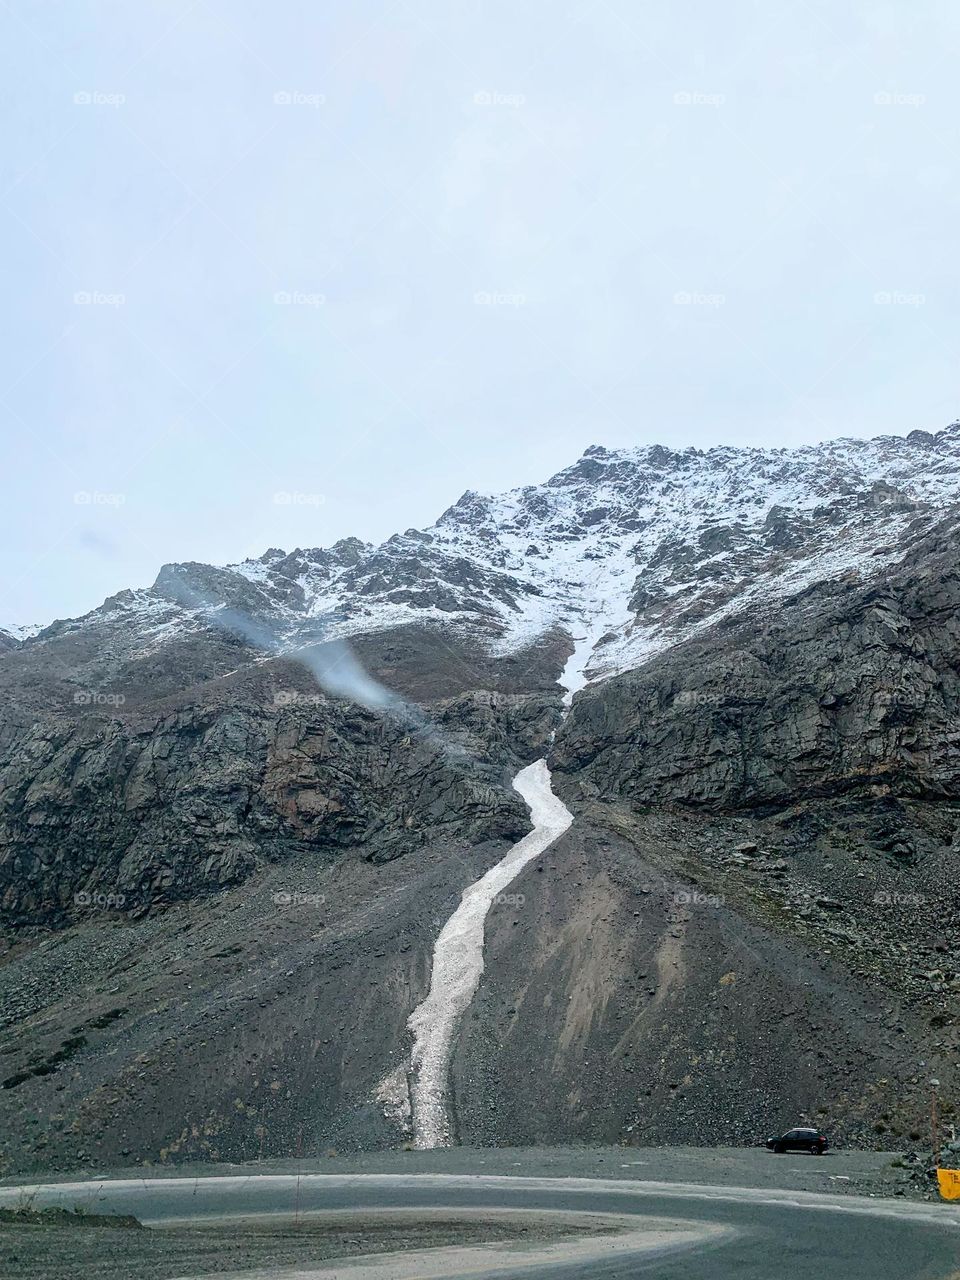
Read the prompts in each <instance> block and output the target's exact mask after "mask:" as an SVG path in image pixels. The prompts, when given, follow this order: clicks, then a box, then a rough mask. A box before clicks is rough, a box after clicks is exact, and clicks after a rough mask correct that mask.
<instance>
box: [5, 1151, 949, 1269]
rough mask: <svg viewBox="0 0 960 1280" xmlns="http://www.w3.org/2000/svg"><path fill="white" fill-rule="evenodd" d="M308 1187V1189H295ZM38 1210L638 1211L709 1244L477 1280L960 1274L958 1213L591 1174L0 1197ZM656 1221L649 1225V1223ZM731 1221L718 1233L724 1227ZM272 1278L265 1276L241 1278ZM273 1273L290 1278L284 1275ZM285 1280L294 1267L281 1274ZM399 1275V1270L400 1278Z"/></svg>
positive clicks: (161, 1187) (326, 1178) (253, 1182)
mask: <svg viewBox="0 0 960 1280" xmlns="http://www.w3.org/2000/svg"><path fill="white" fill-rule="evenodd" d="M298 1183H299V1190H298ZM25 1192H26V1193H34V1194H35V1199H34V1204H35V1205H36V1206H37V1207H39V1206H42V1205H46V1204H58V1203H61V1204H64V1205H66V1206H69V1207H73V1206H74V1205H76V1204H77V1203H78V1201H82V1202H83V1203H84V1204H85V1205H86V1206H87V1208H88V1209H90V1210H91V1211H99V1212H122V1213H134V1214H136V1215H137V1216H138V1217H139V1218H141V1219H142V1220H143V1221H145V1222H148V1223H151V1224H156V1225H161V1224H163V1223H172V1222H173V1221H175V1220H182V1219H197V1218H204V1217H218V1218H219V1217H223V1216H230V1215H242V1216H251V1215H258V1214H264V1213H283V1214H290V1213H291V1212H292V1211H293V1208H294V1203H295V1200H296V1197H297V1196H298V1195H299V1207H300V1210H301V1211H302V1212H309V1211H312V1210H338V1211H341V1212H342V1211H350V1210H358V1209H359V1210H365V1211H370V1212H374V1211H377V1210H388V1209H391V1208H394V1209H396V1208H402V1209H408V1210H409V1209H411V1208H412V1209H419V1208H422V1209H428V1208H435V1209H448V1210H449V1209H456V1208H463V1209H473V1210H476V1209H481V1208H482V1209H486V1210H489V1209H501V1210H503V1209H506V1210H530V1211H543V1210H547V1211H565V1212H574V1213H603V1214H618V1215H630V1220H631V1221H632V1222H636V1224H637V1225H638V1227H640V1228H641V1229H643V1228H644V1227H645V1226H649V1227H650V1228H651V1229H653V1228H656V1227H657V1226H660V1225H661V1224H662V1222H663V1221H664V1220H666V1221H668V1222H672V1223H678V1224H680V1225H683V1226H687V1225H690V1224H702V1225H703V1226H705V1227H706V1228H707V1229H708V1235H707V1237H706V1238H705V1239H703V1240H702V1241H697V1242H694V1243H693V1244H691V1243H690V1242H689V1241H686V1242H683V1243H681V1244H680V1245H679V1246H678V1247H676V1248H673V1249H671V1246H670V1245H667V1246H665V1248H663V1249H660V1248H656V1249H654V1250H653V1251H649V1248H648V1249H647V1250H639V1249H638V1250H637V1251H633V1250H628V1251H623V1250H619V1251H615V1250H613V1249H610V1248H609V1246H608V1247H606V1248H605V1247H604V1246H603V1245H602V1243H601V1244H600V1246H599V1253H598V1255H597V1256H591V1257H589V1258H587V1259H586V1260H585V1259H584V1258H583V1256H582V1255H578V1254H577V1251H576V1250H574V1251H573V1259H572V1260H570V1261H569V1262H567V1261H564V1262H562V1263H561V1262H558V1260H557V1259H556V1257H554V1258H553V1260H552V1261H551V1262H550V1263H549V1264H543V1265H529V1263H528V1264H525V1263H524V1261H523V1258H522V1256H520V1255H513V1257H514V1259H515V1262H514V1261H507V1260H506V1259H505V1258H503V1256H502V1255H500V1256H499V1261H498V1262H497V1264H496V1265H495V1266H493V1267H492V1269H491V1268H487V1267H484V1268H482V1269H481V1270H477V1269H476V1268H475V1267H474V1268H473V1269H471V1270H470V1271H469V1274H470V1275H471V1276H472V1277H473V1280H477V1277H479V1276H490V1277H493V1276H496V1277H497V1280H534V1278H536V1280H545V1277H547V1276H549V1277H551V1280H614V1278H616V1280H626V1278H627V1277H636V1276H648V1275H649V1276H656V1277H657V1280H681V1278H682V1280H727V1278H730V1280H732V1278H733V1277H736V1278H737V1280H770V1278H771V1276H777V1277H780V1278H782V1280H800V1278H801V1277H802V1278H804V1280H806V1278H807V1277H816V1278H817V1280H861V1278H862V1280H886V1278H887V1277H889V1280H946V1278H947V1277H960V1209H958V1208H956V1207H954V1206H951V1205H946V1204H939V1203H936V1204H929V1205H928V1204H919V1203H910V1202H904V1201H900V1200H896V1201H894V1200H875V1199H865V1198H860V1197H854V1196H844V1197H839V1196H838V1197H832V1196H825V1195H819V1194H816V1193H812V1192H801V1191H792V1192H791V1191H766V1190H758V1189H757V1188H739V1187H710V1186H696V1185H692V1184H676V1183H662V1182H637V1181H600V1180H594V1179H588V1178H524V1177H516V1178H512V1177H491V1176H483V1175H480V1176H476V1175H437V1174H413V1175H403V1174H399V1175H383V1174H350V1175H339V1174H312V1175H304V1176H303V1177H301V1178H299V1179H298V1178H297V1177H296V1176H294V1175H290V1174H283V1175H253V1176H250V1177H208V1178H200V1179H191V1178H162V1179H153V1180H150V1179H124V1180H117V1181H105V1182H99V1183H98V1182H72V1183H55V1184H54V1183H52V1184H46V1185H43V1184H41V1185H40V1187H39V1190H37V1191H35V1188H34V1186H29V1187H22V1188H21V1187H4V1188H2V1189H0V1204H15V1203H16V1202H17V1200H18V1199H19V1198H20V1196H21V1195H22V1194H24V1193H25ZM645 1219H646V1220H649V1221H648V1222H646V1223H645V1222H644V1220H645ZM718 1227H719V1228H722V1229H723V1230H722V1231H720V1232H717V1231H716V1228H718ZM446 1265H447V1264H443V1265H441V1266H440V1268H439V1269H434V1268H435V1261H434V1263H432V1265H431V1269H430V1270H429V1272H428V1271H426V1270H423V1271H421V1272H420V1274H430V1275H445V1276H449V1277H455V1276H457V1275H464V1274H467V1271H466V1270H465V1269H463V1268H462V1267H459V1264H458V1263H457V1262H456V1261H455V1260H453V1258H452V1256H451V1261H450V1263H449V1265H450V1267H451V1269H450V1270H447V1269H446ZM246 1274H247V1275H249V1276H250V1277H251V1278H252V1277H253V1276H254V1275H256V1276H257V1277H258V1278H259V1277H266V1276H267V1275H268V1274H274V1273H268V1272H263V1271H258V1272H256V1273H253V1272H248V1273H246ZM275 1274H276V1275H278V1276H279V1275H281V1274H283V1273H281V1272H277V1273H275ZM286 1274H287V1275H290V1274H291V1273H290V1272H287V1273H286ZM297 1274H298V1275H299V1276H304V1277H305V1276H309V1275H317V1276H321V1275H323V1276H338V1277H340V1276H343V1277H344V1278H346V1277H350V1276H355V1277H359V1276H360V1275H363V1274H369V1275H370V1276H374V1275H378V1276H379V1275H386V1274H387V1272H386V1271H384V1270H382V1269H381V1270H376V1269H372V1270H370V1271H369V1273H364V1272H363V1269H362V1267H358V1265H357V1264H356V1263H346V1262H341V1263H337V1264H327V1265H326V1267H321V1268H320V1269H318V1270H305V1269H303V1268H299V1269H298V1270H297ZM391 1274H397V1273H396V1272H393V1273H391Z"/></svg>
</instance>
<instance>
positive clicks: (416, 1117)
mask: <svg viewBox="0 0 960 1280" xmlns="http://www.w3.org/2000/svg"><path fill="white" fill-rule="evenodd" d="M594 643H595V637H594V635H593V634H592V633H589V632H588V634H587V635H584V636H580V637H575V638H574V651H573V653H572V654H571V656H570V658H569V660H568V662H567V664H566V666H565V667H564V669H563V673H562V674H561V676H560V679H559V681H558V683H559V684H560V686H561V688H563V689H564V690H565V691H566V692H565V694H564V698H563V704H564V709H565V710H564V714H566V712H567V710H569V707H570V704H571V702H572V701H573V695H574V693H575V692H576V691H577V690H578V689H581V688H583V686H584V684H585V683H586V678H585V675H584V668H585V667H586V664H587V661H588V659H589V657H590V654H591V652H592V649H593V645H594ZM513 787H514V790H515V791H518V792H519V793H520V795H521V796H523V798H524V800H525V801H526V802H527V806H528V807H529V809H530V820H531V821H532V823H533V830H532V831H530V832H529V833H528V834H527V835H525V836H524V837H523V839H522V840H518V841H517V843H516V844H514V845H512V846H511V847H510V849H509V850H508V852H507V854H506V855H505V857H503V858H502V859H501V860H500V861H499V862H498V863H497V864H496V865H495V866H493V867H491V868H490V870H489V871H488V872H487V873H486V874H485V875H483V876H481V877H480V879H479V880H477V881H475V882H474V883H473V884H472V885H470V886H469V887H468V888H466V889H465V890H464V891H463V895H462V897H461V899H460V905H459V906H458V907H457V909H456V911H454V913H453V915H452V916H451V917H450V919H449V920H448V921H447V922H446V924H445V925H444V926H443V928H442V929H441V930H440V933H439V935H438V937H437V940H436V942H435V944H434V948H433V969H432V972H431V977H430V991H429V994H428V995H427V998H426V999H425V1000H424V1001H423V1003H422V1004H420V1005H418V1006H417V1008H416V1009H414V1011H413V1013H412V1014H411V1015H410V1018H409V1019H408V1022H407V1026H408V1027H409V1029H410V1031H411V1032H412V1034H413V1050H412V1053H411V1057H410V1067H411V1085H410V1103H411V1108H412V1120H413V1139H414V1145H415V1146H416V1147H417V1148H419V1149H429V1148H432V1147H447V1146H450V1144H451V1141H452V1135H451V1129H450V1113H449V1107H448V1105H447V1092H448V1088H449V1080H450V1058H451V1054H452V1051H453V1041H454V1036H455V1034H456V1030H457V1027H458V1025H459V1022H460V1019H461V1017H462V1016H463V1014H464V1013H465V1012H466V1010H467V1008H468V1007H469V1005H470V1001H471V1000H472V999H473V996H474V993H475V992H476V990H477V987H478V986H479V984H480V978H481V975H482V974H483V936H484V925H485V922H486V918H487V912H488V911H489V910H490V906H491V904H492V903H493V900H494V898H496V896H497V894H499V893H502V892H503V891H504V889H506V887H507V886H508V885H509V884H510V882H511V881H512V880H514V879H515V878H516V876H517V875H519V873H520V871H521V870H522V869H523V868H524V867H525V866H526V865H527V863H529V862H531V861H532V860H533V859H534V858H536V857H538V856H539V855H540V854H541V853H543V852H544V850H545V849H547V848H549V846H550V845H551V844H553V842H554V841H555V840H557V839H559V838H560V836H562V835H563V833H564V832H565V831H566V830H567V828H568V827H569V826H570V824H571V823H572V822H573V814H572V813H571V812H570V810H569V809H568V808H567V807H566V805H565V804H564V803H563V801H562V800H559V799H558V798H557V797H556V796H555V795H554V794H553V791H552V789H551V786H550V770H549V769H548V768H547V762H546V760H537V761H536V762H535V763H534V764H531V765H527V766H526V768H524V769H521V770H520V772H519V773H518V774H517V775H516V777H515V778H514V779H513Z"/></svg>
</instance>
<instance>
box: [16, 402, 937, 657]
mask: <svg viewBox="0 0 960 1280" xmlns="http://www.w3.org/2000/svg"><path fill="white" fill-rule="evenodd" d="M958 503H960V424H954V425H952V426H950V427H947V428H946V429H944V430H943V431H940V432H937V433H935V434H931V433H928V432H923V431H914V432H911V433H910V435H909V436H906V437H899V436H886V437H878V438H876V439H873V440H835V441H829V442H826V443H823V444H818V445H807V446H804V447H802V448H796V449H754V448H730V447H717V448H713V449H709V450H706V451H701V450H698V449H679V450H678V449H668V448H665V447H663V446H658V445H654V446H650V447H647V448H630V449H619V450H611V449H606V448H603V447H600V446H594V447H591V448H589V449H587V450H586V452H585V453H584V454H583V456H582V457H581V458H580V459H579V460H578V461H577V462H575V463H574V464H573V465H572V466H569V467H567V468H565V469H564V470H562V471H560V472H558V473H557V474H556V475H554V476H552V477H550V478H549V479H547V480H545V481H544V482H543V483H542V484H538V485H526V486H523V487H522V488H518V489H513V490H511V491H509V492H507V493H504V494H501V495H499V496H494V497H488V496H483V495H481V494H478V493H475V492H471V491H468V492H467V493H465V494H464V495H463V496H462V497H461V498H460V499H459V500H458V501H457V502H455V503H454V504H453V505H452V506H451V507H449V508H448V509H447V510H446V511H445V512H444V513H443V515H442V516H441V517H440V518H439V520H437V521H436V523H435V524H433V525H431V526H430V527H429V528H426V529H407V530H406V531H405V532H404V533H401V534H396V535H394V536H393V537H391V538H388V539H387V540H386V542H384V543H382V544H381V545H380V546H373V545H371V544H369V543H365V542H362V541H360V540H359V539H357V538H345V539H342V540H341V541H339V542H337V543H335V544H334V545H333V546H331V547H327V548H314V549H306V550H305V549H298V550H295V551H292V552H289V553H287V552H285V551H282V550H280V549H278V548H275V547H274V548H271V549H270V550H269V551H267V552H265V553H264V554H263V555H262V556H261V557H259V559H257V560H246V561H243V562H241V563H239V564H233V565H227V566H221V567H217V566H211V565H204V564H196V563H186V564H178V565H166V566H164V567H163V569H162V570H161V572H160V574H159V575H158V577H157V580H156V583H155V584H154V586H153V587H151V588H147V589H144V590H137V591H123V592H120V593H119V594H118V595H117V596H115V597H112V598H111V599H110V600H108V601H106V602H105V604H104V605H103V606H102V607H101V608H100V609H98V610H94V611H93V612H92V613H91V614H88V615H87V616H86V617H85V618H82V619H79V620H74V621H72V622H63V623H57V624H55V626H54V627H53V628H51V629H50V630H49V632H44V633H42V634H41V636H40V637H38V638H37V639H36V640H29V641H27V643H28V644H30V645H34V644H37V643H41V644H42V643H45V642H46V640H47V639H48V638H51V637H55V636H58V635H63V634H64V633H66V632H76V631H82V630H84V629H85V628H87V627H97V626H99V625H101V624H102V623H103V622H106V623H108V625H109V626H111V628H112V629H113V630H112V636H111V652H114V653H116V654H117V655H118V656H119V655H121V654H122V655H123V656H124V657H128V656H130V655H131V654H138V653H139V654H144V653H146V654H149V653H153V652H154V651H156V650H157V649H159V648H162V647H163V646H164V645H166V644H168V643H176V642H177V640H178V637H180V636H181V635H185V634H189V633H191V632H200V631H202V630H204V629H205V628H207V627H209V626H211V625H212V626H214V627H216V626H217V625H219V624H223V625H225V624H224V623H223V620H224V619H229V617H230V616H231V615H234V616H242V617H245V618H248V619H252V620H253V624H254V626H253V627H252V628H251V632H253V631H254V630H255V629H256V628H262V630H263V633H264V634H267V635H269V636H270V637H271V645H270V648H271V650H272V651H273V652H285V651H286V652H291V651H296V650H298V649H301V648H303V647H305V646H308V645H314V644H316V643H318V642H320V641H322V640H324V639H341V638H347V637H350V636H355V635H362V634H369V633H373V632H378V631H384V630H388V629H391V628H398V627H403V626H407V625H410V624H420V625H426V626H429V627H434V628H437V629H456V630H457V631H458V632H459V633H461V634H464V635H465V636H466V637H467V638H468V639H469V641H470V642H471V643H474V644H476V645H477V646H479V647H484V646H486V647H488V648H490V649H491V650H492V651H493V652H494V653H495V654H498V653H510V652H514V651H516V650H517V649H520V648H522V647H524V646H527V645H531V644H533V643H535V642H536V641H537V640H538V638H539V637H540V636H542V635H543V634H544V633H545V632H547V631H549V630H551V629H554V628H560V629H563V630H566V631H567V632H568V633H569V634H571V635H583V634H584V633H585V632H589V634H590V635H591V637H593V639H594V641H595V642H594V643H593V645H592V657H591V661H590V669H589V673H588V674H589V676H590V678H591V679H594V680H596V679H600V678H603V677H606V676H608V675H612V674H614V673H616V672H619V671H625V670H629V669H631V668H635V667H637V666H639V665H641V664H642V663H644V662H646V661H648V660H649V659H650V657H652V656H653V655H654V654H656V653H658V652H661V651H662V650H663V649H665V648H668V647H670V646H672V645H675V644H678V643H681V642H682V641H683V640H685V639H687V638H689V637H691V636H692V635H695V634H696V633H697V632H699V631H702V630H704V629H706V628H708V627H710V626H712V625H714V624H715V623H716V622H718V621H720V620H721V619H723V618H727V617H729V616H731V615H733V614H736V613H737V612H739V611H743V610H745V609H749V608H752V607H754V606H756V605H757V604H758V602H763V605H764V607H769V605H770V603H772V602H775V601H777V600H780V599H783V598H784V597H785V596H786V595H789V594H791V593H792V592H794V591H796V590H798V589H800V588H802V587H804V586H806V585H810V584H812V583H815V582H817V581H827V580H830V579H836V578H839V577H850V578H858V579H860V580H867V579H869V578H871V577H875V576H876V575H877V574H878V573H879V572H882V571H883V569H884V567H885V566H888V565H889V564H890V563H892V562H894V561H896V560H897V559H898V558H900V557H901V556H902V555H903V554H904V553H905V552H906V551H907V550H908V549H909V547H910V546H911V544H912V543H913V542H915V541H916V540H917V539H918V538H920V537H922V536H924V535H925V534H926V532H927V531H928V530H929V529H930V528H931V527H932V526H933V525H934V524H935V523H936V522H937V521H938V520H941V519H943V518H944V517H945V516H946V515H947V514H948V513H949V512H950V510H951V508H953V507H955V506H956V505H957V504H958ZM585 620H586V621H585Z"/></svg>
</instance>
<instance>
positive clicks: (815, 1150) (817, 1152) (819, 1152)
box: [810, 1147, 823, 1156]
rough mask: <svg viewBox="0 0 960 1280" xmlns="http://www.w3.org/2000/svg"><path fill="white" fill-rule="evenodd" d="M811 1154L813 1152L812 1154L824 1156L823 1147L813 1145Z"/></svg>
mask: <svg viewBox="0 0 960 1280" xmlns="http://www.w3.org/2000/svg"><path fill="white" fill-rule="evenodd" d="M810 1154H811V1155H812V1156H822V1155H823V1147H811V1148H810Z"/></svg>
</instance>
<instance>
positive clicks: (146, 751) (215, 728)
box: [0, 694, 528, 924]
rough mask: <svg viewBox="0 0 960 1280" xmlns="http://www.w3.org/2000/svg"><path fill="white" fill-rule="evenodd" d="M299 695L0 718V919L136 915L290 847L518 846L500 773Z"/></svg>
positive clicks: (383, 851) (230, 878)
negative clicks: (104, 902)
mask: <svg viewBox="0 0 960 1280" xmlns="http://www.w3.org/2000/svg"><path fill="white" fill-rule="evenodd" d="M293 696H294V697H296V696H297V695H293ZM303 699H304V700H303V701H300V700H297V701H294V702H292V703H291V704H288V705H281V706H280V707H273V708H270V709H265V708H262V707H261V708H254V707H251V706H249V705H246V706H234V707H228V706H217V705H211V706H206V707H205V706H191V707H185V708H182V709H180V710H178V711H176V712H172V713H170V714H168V715H163V716H160V717H158V718H156V719H144V718H139V719H136V720H130V719H126V720H125V719H122V718H120V717H114V718H107V717H104V716H101V715H92V716H85V717H81V718H78V719H74V720H65V719H60V720H47V721H42V722H34V723H28V724H22V725H19V726H18V725H14V724H11V723H9V722H8V723H7V724H6V725H5V726H4V728H3V730H2V733H0V797H2V798H0V850H2V853H0V908H2V911H3V915H4V916H5V918H6V919H7V920H9V921H13V922H19V923H27V922H44V923H47V924H50V923H56V922H63V921H64V920H65V919H66V918H67V917H69V915H70V914H71V913H72V911H73V909H74V906H75V905H76V904H77V903H79V904H80V905H83V899H84V897H89V895H90V894H98V895H99V894H103V895H112V896H113V898H114V900H115V901H117V902H118V903H119V905H120V907H121V908H122V909H123V910H124V911H126V912H128V913H130V912H132V913H137V912H145V911H148V910H151V909H156V908H157V907H158V906H160V905H162V904H164V903H169V902H172V901H176V900H178V899H185V898H190V897H193V896H195V895H198V894H204V893H209V892H212V891H213V890H215V889H218V888H220V887H222V886H223V885H226V884H233V883H237V882H238V881H241V880H243V879H244V878H245V877H246V876H248V875H249V874H250V873H251V872H252V871H253V869H254V868H255V867H256V866H258V865H261V864H262V863H264V862H269V861H271V860H280V859H283V858H284V857H286V856H289V855H291V854H292V853H294V852H297V853H303V852H309V853H310V854H311V856H313V857H315V858H316V859H317V860H318V861H330V860H332V859H334V858H335V857H337V856H338V855H341V854H342V853H343V852H344V851H346V850H357V851H358V852H359V853H360V854H361V855H362V856H363V857H364V858H366V859H368V860H370V861H373V862H380V861H384V860H389V859H392V858H396V857H399V856H400V855H402V854H404V853H409V852H410V851H411V850H413V849H416V848H417V847H418V846H419V845H421V844H422V843H423V842H424V841H426V840H428V839H438V838H442V837H444V836H450V835H456V836H458V837H460V838H462V839H466V840H477V841H483V840H498V839H503V840H513V839H517V838H519V836H520V835H522V834H523V833H524V831H525V830H526V829H527V826H528V823H527V817H526V812H525V810H524V807H523V805H522V803H521V802H520V801H519V799H518V798H517V797H516V796H515V795H514V794H513V793H512V792H511V791H510V790H509V788H508V787H507V785H506V784H505V780H504V778H503V777H502V771H501V770H499V769H498V768H496V767H495V766H492V765H483V764H481V763H478V762H477V761H476V760H475V759H474V758H472V757H470V756H469V755H467V754H466V753H465V752H463V750H462V749H461V748H460V747H459V745H458V744H457V743H456V741H455V740H454V739H453V738H452V737H451V738H447V737H445V736H444V735H443V734H442V733H441V732H440V731H439V730H433V729H423V728H418V727H411V726H410V725H409V724H406V723H404V722H403V720H402V719H400V718H398V717H393V718H391V717H384V716H382V715H375V714H373V713H371V712H367V711H364V710H362V709H360V708H356V707H353V706H350V705H348V704H344V703H342V702H338V701H336V700H331V699H325V698H324V697H323V696H322V695H320V694H313V695H310V696H309V698H308V697H307V695H303ZM78 895H79V897H78Z"/></svg>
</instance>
